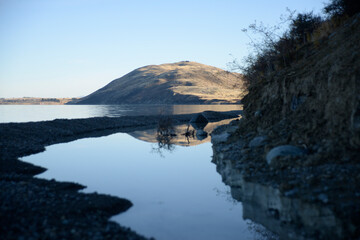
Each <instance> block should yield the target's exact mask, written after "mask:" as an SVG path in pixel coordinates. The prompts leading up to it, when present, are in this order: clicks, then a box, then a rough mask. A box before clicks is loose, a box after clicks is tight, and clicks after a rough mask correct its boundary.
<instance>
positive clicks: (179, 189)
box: [0, 105, 267, 240]
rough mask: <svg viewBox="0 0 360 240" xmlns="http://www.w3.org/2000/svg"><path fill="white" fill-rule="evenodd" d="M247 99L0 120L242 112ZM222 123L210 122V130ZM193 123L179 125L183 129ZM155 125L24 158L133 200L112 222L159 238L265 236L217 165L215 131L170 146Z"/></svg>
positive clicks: (81, 109)
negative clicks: (212, 139)
mask: <svg viewBox="0 0 360 240" xmlns="http://www.w3.org/2000/svg"><path fill="white" fill-rule="evenodd" d="M241 109H242V106H241V105H190V106H189V105H187V106H186V105H185V106H184V105H174V106H164V105H155V106H154V105H150V106H139V105H137V106H131V105H124V106H101V105H91V106H86V105H85V106H84V105H82V106H73V105H69V106H67V105H65V106H34V105H33V106H0V113H1V114H0V121H1V122H26V121H40V120H51V119H55V118H85V117H95V116H109V117H115V116H122V115H146V114H154V113H156V114H183V113H194V112H201V111H205V110H214V111H229V110H241ZM227 122H228V120H225V121H222V122H220V123H209V124H208V125H207V126H206V127H205V128H204V131H207V132H209V133H210V132H211V131H212V129H214V128H215V127H216V126H217V125H218V124H226V123H227ZM186 127H187V126H185V125H184V126H178V127H177V128H176V129H177V131H180V132H181V131H184V129H186ZM155 133H156V130H155V129H148V130H141V131H135V132H132V133H129V134H125V133H117V134H113V135H110V136H106V137H99V138H88V139H80V140H77V141H73V142H69V143H63V144H56V145H52V146H49V147H47V148H46V151H45V152H43V153H40V154H36V155H31V156H28V157H24V158H22V160H24V161H27V162H31V163H33V164H35V165H39V166H43V167H45V168H47V169H48V170H47V171H46V172H44V173H42V174H40V175H38V176H37V177H39V178H45V179H56V180H58V181H71V182H78V183H80V184H82V185H85V186H87V188H86V189H84V190H83V191H84V192H95V191H96V192H98V193H104V194H111V195H114V196H119V197H123V198H127V199H129V200H130V201H131V202H132V203H133V204H134V206H133V207H131V208H130V209H129V210H128V211H127V212H125V213H122V214H119V215H117V216H113V217H112V218H111V220H113V221H116V222H118V223H119V224H121V225H122V226H127V227H130V228H132V229H133V230H135V231H137V232H138V233H140V234H142V235H145V236H146V237H155V238H156V239H160V240H161V239H173V240H176V239H182V240H183V239H229V240H231V239H264V238H263V237H262V236H264V235H263V234H262V232H267V230H265V228H263V227H261V226H260V225H258V224H255V223H253V222H252V221H250V220H244V219H243V217H242V216H243V212H242V211H243V209H242V204H241V203H240V202H238V201H235V200H234V199H232V197H231V195H230V188H229V187H228V186H226V185H225V184H224V183H223V182H222V180H221V176H220V175H219V174H218V173H217V172H216V166H215V165H214V164H213V163H211V160H212V157H211V156H212V148H211V143H210V142H209V141H210V136H208V137H206V138H203V139H185V138H184V136H182V135H181V134H178V137H177V139H173V140H174V141H173V144H172V146H171V147H169V148H166V147H165V148H163V147H160V146H161V145H159V144H158V143H157V142H156V137H155V136H154V135H155ZM254 226H255V227H254Z"/></svg>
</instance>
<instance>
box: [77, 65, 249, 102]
mask: <svg viewBox="0 0 360 240" xmlns="http://www.w3.org/2000/svg"><path fill="white" fill-rule="evenodd" d="M243 95H244V91H243V84H242V75H240V74H238V73H231V72H227V71H224V70H222V69H219V68H215V67H211V66H208V65H204V64H200V63H196V62H189V61H183V62H178V63H172V64H162V65H150V66H145V67H141V68H138V69H136V70H134V71H132V72H130V73H128V74H127V75H125V76H123V77H121V78H119V79H115V80H114V81H112V82H111V83H109V84H108V85H106V86H105V87H103V88H101V89H99V90H98V91H96V92H94V93H92V94H90V95H88V96H86V97H84V98H82V99H80V100H79V101H75V102H74V103H80V104H119V103H162V104H163V103H169V104H199V103H200V104H201V103H238V102H239V100H240V99H241V98H242V96H243Z"/></svg>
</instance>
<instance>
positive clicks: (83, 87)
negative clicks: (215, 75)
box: [0, 0, 328, 97]
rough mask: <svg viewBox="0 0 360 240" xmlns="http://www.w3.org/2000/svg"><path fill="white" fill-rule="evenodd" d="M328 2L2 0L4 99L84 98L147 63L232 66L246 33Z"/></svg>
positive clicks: (0, 91)
mask: <svg viewBox="0 0 360 240" xmlns="http://www.w3.org/2000/svg"><path fill="white" fill-rule="evenodd" d="M324 2H328V1H326V0H291V1H285V0H272V1H266V0H251V1H250V0H248V1H245V0H237V1H235V0H216V1H215V0H206V1H205V0H204V1H203V0H192V1H189V0H182V1H177V0H174V1H171V0H163V1H160V0H151V1H150V0H131V1H130V0H128V1H122V0H102V1H100V0H0V97H23V96H31V97H79V96H85V95H87V94H89V93H91V92H93V91H95V90H97V89H98V88H100V87H103V86H104V85H106V84H107V83H109V82H110V81H111V80H113V79H115V78H118V77H121V76H123V75H124V74H126V73H128V72H130V71H132V70H134V69H136V68H138V67H141V66H145V65H151V64H162V63H171V62H178V61H182V60H190V61H196V62H200V63H203V64H208V65H212V66H215V67H219V68H222V69H227V66H226V65H227V63H228V62H230V61H231V60H232V57H231V56H230V55H229V54H232V55H233V56H234V57H236V58H238V59H242V58H243V57H244V56H245V55H247V54H248V50H249V49H248V45H247V44H248V42H249V39H248V37H247V36H246V35H245V34H244V33H243V32H241V29H243V28H245V27H247V26H248V25H249V24H251V23H253V22H254V21H255V20H257V21H262V22H264V23H265V24H269V25H273V24H276V23H277V22H279V17H280V15H281V14H285V13H286V8H287V7H288V8H290V9H291V10H296V11H297V12H304V11H314V12H315V13H320V12H321V9H322V8H323V6H324Z"/></svg>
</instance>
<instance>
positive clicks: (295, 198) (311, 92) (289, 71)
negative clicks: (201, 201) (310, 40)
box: [213, 14, 360, 239]
mask: <svg viewBox="0 0 360 240" xmlns="http://www.w3.org/2000/svg"><path fill="white" fill-rule="evenodd" d="M359 42H360V14H358V15H355V16H354V17H352V18H350V19H348V20H347V22H345V24H344V25H342V26H341V27H339V28H338V29H336V31H335V32H334V33H332V34H331V35H329V37H327V38H326V39H322V41H321V42H318V43H316V44H312V45H307V46H304V47H303V49H301V51H303V52H304V53H305V54H303V56H304V58H303V59H298V60H297V61H296V62H295V63H293V65H292V66H290V67H287V68H284V69H282V70H279V71H277V72H273V73H270V74H269V75H268V76H266V77H264V78H263V79H259V81H258V82H257V83H254V84H253V85H251V86H250V88H249V93H248V94H247V95H246V96H245V97H244V99H243V103H244V112H243V113H244V114H243V118H242V119H241V120H240V121H238V122H237V123H233V124H232V125H231V126H228V128H226V127H222V129H218V130H215V131H214V132H213V135H214V136H213V151H214V155H213V156H214V157H213V158H214V159H213V161H214V163H215V164H216V165H217V169H218V171H219V173H220V174H221V175H222V176H223V181H224V182H225V183H226V184H228V185H230V186H231V187H232V195H233V196H234V198H235V199H238V200H241V201H243V204H244V216H246V217H249V218H252V219H254V220H255V221H258V222H260V223H262V224H263V225H265V226H267V227H268V228H269V229H270V230H272V231H274V232H277V233H278V234H280V235H281V236H283V238H284V239H357V238H359V237H360V222H359V217H358V216H360V198H359V196H360V192H359V189H360V161H359V160H360V158H359V150H360V128H359V126H360V124H359V122H360V120H359V119H360V117H359V116H360V71H359V69H360V57H359V54H360V45H359V44H358V43H359ZM253 206H256V207H253ZM266 215H269V216H268V217H266ZM270 222H271V223H270ZM281 222H284V223H285V226H282V225H281V224H282V223H281ZM280 223H281V224H280ZM279 224H280V225H279ZM280 226H281V227H280ZM284 229H287V230H286V232H283V230H284ZM288 229H289V230H288ZM284 234H285V235H284Z"/></svg>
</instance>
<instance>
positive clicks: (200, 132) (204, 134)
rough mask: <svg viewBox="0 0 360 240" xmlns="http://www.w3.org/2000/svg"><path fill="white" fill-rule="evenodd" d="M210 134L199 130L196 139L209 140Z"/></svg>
mask: <svg viewBox="0 0 360 240" xmlns="http://www.w3.org/2000/svg"><path fill="white" fill-rule="evenodd" d="M207 136H208V133H207V132H206V131H203V130H197V131H196V138H197V139H198V140H204V139H205V138H207Z"/></svg>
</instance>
